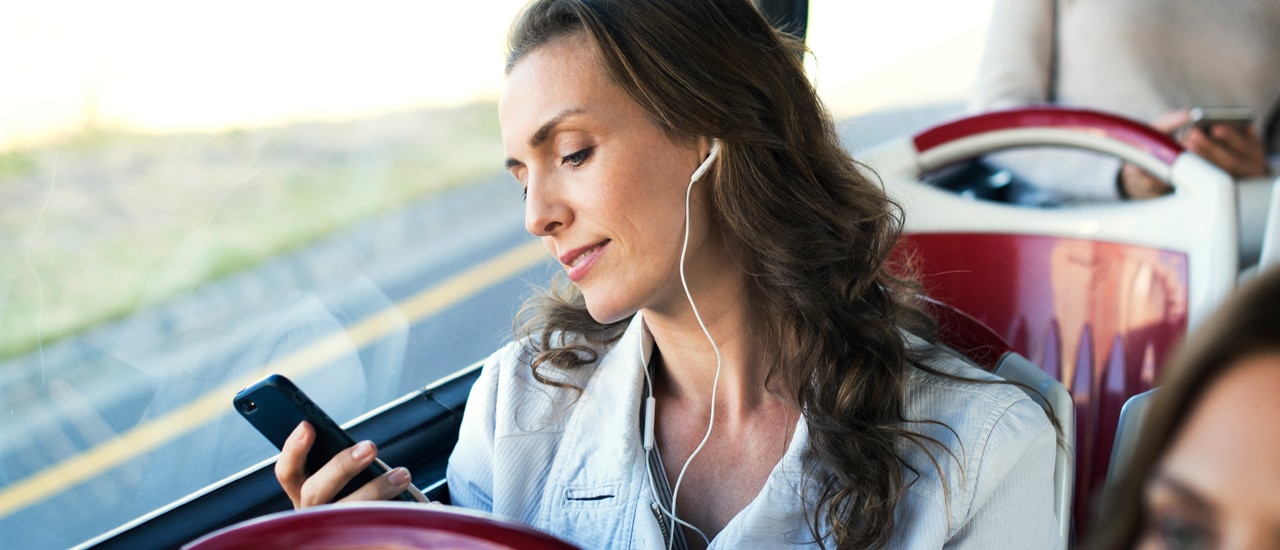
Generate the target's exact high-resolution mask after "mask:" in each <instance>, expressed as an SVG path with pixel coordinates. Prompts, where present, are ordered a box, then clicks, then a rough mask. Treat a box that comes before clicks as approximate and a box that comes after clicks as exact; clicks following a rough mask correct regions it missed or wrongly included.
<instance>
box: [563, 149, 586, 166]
mask: <svg viewBox="0 0 1280 550" xmlns="http://www.w3.org/2000/svg"><path fill="white" fill-rule="evenodd" d="M591 149H592V148H591V147H587V148H586V149H583V150H581V151H578V152H575V153H570V154H568V155H565V156H564V157H563V158H561V159H560V160H561V162H562V163H564V164H568V165H570V166H579V165H581V164H582V163H584V162H586V161H587V158H589V157H591Z"/></svg>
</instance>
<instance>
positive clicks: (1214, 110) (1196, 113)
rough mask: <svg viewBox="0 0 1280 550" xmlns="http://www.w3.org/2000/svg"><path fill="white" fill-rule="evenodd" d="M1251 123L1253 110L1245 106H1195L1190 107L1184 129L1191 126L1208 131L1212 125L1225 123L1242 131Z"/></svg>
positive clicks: (1188, 128)
mask: <svg viewBox="0 0 1280 550" xmlns="http://www.w3.org/2000/svg"><path fill="white" fill-rule="evenodd" d="M1252 123H1253V111H1251V110H1250V109H1249V108H1247V107H1196V108H1194V109H1191V120H1190V121H1189V122H1188V123H1187V126H1186V127H1185V128H1184V131H1186V130H1190V129H1191V128H1192V127H1195V128H1199V129H1200V131H1202V132H1205V133H1206V134H1207V133H1209V132H1210V131H1211V130H1212V128H1213V126H1214V125H1217V124H1226V125H1229V126H1234V127H1236V128H1237V129H1238V130H1240V131H1244V129H1245V128H1247V127H1248V126H1249V125H1250V124H1252Z"/></svg>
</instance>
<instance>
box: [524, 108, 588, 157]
mask: <svg viewBox="0 0 1280 550" xmlns="http://www.w3.org/2000/svg"><path fill="white" fill-rule="evenodd" d="M585 112H587V110H586V109H583V108H582V107H573V108H569V109H565V110H564V111H561V112H560V114H558V115H556V116H555V117H553V118H552V119H551V120H548V121H547V122H546V123H544V124H543V125H542V126H541V127H539V128H538V131H536V132H534V133H533V136H531V137H530V138H529V146H530V147H537V146H539V145H542V144H543V142H545V141H547V137H549V136H550V135H551V131H552V130H554V129H555V128H556V126H558V125H559V124H560V123H561V122H564V119H566V118H569V117H571V116H573V115H577V114H581V113H585Z"/></svg>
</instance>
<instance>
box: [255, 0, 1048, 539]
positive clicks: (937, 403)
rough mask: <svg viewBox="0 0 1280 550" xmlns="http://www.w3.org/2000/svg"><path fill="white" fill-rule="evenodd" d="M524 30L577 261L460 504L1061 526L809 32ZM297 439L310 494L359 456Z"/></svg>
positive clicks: (506, 380) (662, 21)
mask: <svg viewBox="0 0 1280 550" xmlns="http://www.w3.org/2000/svg"><path fill="white" fill-rule="evenodd" d="M509 51H510V53H509V56H508V64H507V83H506V87H505V90H504V93H503V97H502V101H501V104H500V107H499V116H500V120H501V124H502V134H503V142H504V145H505V147H506V151H507V155H508V159H507V167H508V169H509V170H510V172H511V174H512V175H513V176H514V177H515V178H516V179H517V180H519V181H520V183H521V184H522V186H523V187H524V192H525V194H526V205H527V206H526V213H525V222H526V226H527V229H528V230H529V231H530V232H531V233H533V234H535V235H537V236H539V237H541V238H542V240H543V242H544V243H545V245H546V246H547V248H548V250H549V251H550V252H551V254H552V255H553V256H554V257H556V258H558V259H559V261H560V262H561V263H562V264H563V267H564V269H565V272H566V274H567V278H568V279H569V282H568V283H564V282H563V281H561V282H560V284H558V285H557V286H556V287H555V288H553V289H552V290H550V291H549V292H548V293H546V294H545V295H543V296H537V297H535V298H534V299H532V300H531V301H530V302H529V303H528V304H527V306H526V308H525V309H524V311H523V312H522V315H521V318H522V320H523V324H522V326H521V328H520V332H519V335H520V338H518V340H517V341H516V342H515V343H512V344H510V345H508V346H507V347H505V348H504V349H502V350H499V351H498V352H497V353H495V354H494V355H493V356H492V357H490V358H489V360H488V362H487V363H486V364H485V366H484V369H483V372H482V374H481V375H480V379H479V380H478V381H477V383H476V385H475V387H474V388H473V390H472V393H471V396H470V399H469V401H468V404H467V412H466V415H465V418H464V420H463V426H462V432H461V435H460V438H459V441H458V444H457V447H456V448H455V450H454V453H453V455H452V457H451V460H450V465H449V472H448V480H449V492H450V497H451V500H452V502H453V503H454V504H456V505H461V506H465V507H469V508H476V509H481V510H485V511H489V512H492V513H494V514H497V515H499V516H502V517H506V518H511V519H513V520H516V521H520V522H523V523H528V524H530V525H533V526H535V527H538V528H540V529H543V530H546V531H550V532H552V533H554V534H557V535H559V536H561V537H564V538H566V539H568V540H571V541H573V542H576V543H578V544H581V545H583V546H586V547H593V548H623V547H658V546H663V547H676V546H679V547H683V546H684V545H685V544H687V545H688V546H689V547H704V546H709V545H713V546H719V547H730V548H736V547H752V548H760V547H764V548H771V547H777V546H782V545H790V544H800V545H814V544H816V545H820V546H824V547H839V548H850V547H873V546H892V547H932V548H937V547H941V546H944V545H946V544H948V543H955V544H957V545H968V546H971V547H997V546H1002V547H1035V548H1045V547H1049V546H1051V545H1052V544H1054V542H1055V541H1054V539H1053V537H1054V536H1055V529H1054V525H1055V519H1054V516H1053V510H1052V503H1051V500H1052V498H1051V497H1052V492H1053V490H1052V472H1053V458H1054V452H1055V442H1056V437H1055V432H1054V429H1053V427H1052V425H1051V423H1050V422H1049V421H1048V419H1047V418H1046V416H1045V413H1044V412H1043V411H1042V410H1041V409H1039V408H1038V407H1037V406H1036V405H1035V404H1033V402H1032V401H1031V400H1030V399H1028V398H1027V397H1026V395H1025V394H1024V393H1023V392H1022V391H1021V390H1019V389H1018V388H1016V387H1011V386H1008V385H1004V384H991V383H989V382H991V381H992V380H993V378H992V377H991V376H989V375H986V374H985V373H982V372H980V371H978V370H976V369H973V368H971V367H970V366H968V365H967V364H966V363H964V362H963V361H960V360H958V359H956V358H955V357H954V356H951V355H949V354H946V353H944V352H941V351H936V350H934V349H933V347H932V346H930V345H929V344H928V343H927V341H926V339H927V338H929V337H931V334H932V323H931V321H930V320H929V319H928V318H927V317H926V316H924V315H923V314H921V313H920V311H919V310H918V309H915V308H914V307H913V306H912V305H911V304H913V303H914V301H915V298H916V295H915V294H914V292H913V287H912V286H910V285H909V284H907V283H906V282H905V281H902V280H899V279H895V278H894V277H893V276H891V275H890V272H889V266H888V264H887V258H888V256H889V251H890V249H891V248H892V246H893V245H894V243H895V241H896V238H897V236H898V233H899V228H900V219H899V217H898V211H897V210H896V209H895V208H894V207H893V205H892V204H891V203H890V202H889V200H888V199H887V198H886V196H885V195H884V193H883V191H882V189H881V188H880V186H879V184H878V183H877V182H875V181H874V180H872V179H870V178H868V176H867V175H866V174H865V173H864V172H862V171H861V170H860V169H859V167H858V166H857V165H856V163H855V162H854V161H853V160H852V159H851V158H850V157H849V156H848V154H847V153H846V152H845V150H844V149H843V148H842V147H841V146H840V143H839V140H838V138H837V136H836V133H835V131H834V129H833V125H832V122H831V120H830V117H829V115H828V114H827V113H826V112H825V111H824V110H823V108H822V107H821V105H820V103H819V102H818V100H817V98H816V96H815V95H814V91H813V89H812V87H811V86H810V85H809V82H808V80H807V79H806V78H805V75H804V72H803V68H802V65H801V57H800V54H801V53H802V46H800V45H799V44H797V43H795V42H794V41H792V40H789V39H786V38H785V37H784V36H782V35H780V34H779V33H777V32H775V31H774V30H773V29H772V28H771V27H770V26H769V25H768V23H767V22H766V21H765V20H764V18H763V17H761V15H760V14H759V13H758V12H757V11H756V10H755V8H754V7H753V6H752V5H751V4H750V3H749V2H747V1H746V0H716V1H699V2H687V1H677V0H664V1H651V0H628V1H604V0H540V1H536V2H534V3H533V4H532V5H530V6H529V7H528V8H527V10H526V11H525V12H524V13H523V14H522V16H521V17H520V19H519V20H518V21H517V22H516V24H515V25H514V27H513V29H512V31H511V36H510V50H509ZM972 380H977V381H978V382H974V381H972ZM300 437H302V438H303V439H305V431H304V433H303V435H302V436H300ZM298 449H305V447H303V446H301V445H300V446H299V447H298ZM296 452H298V451H297V450H296V449H295V450H294V452H293V453H292V454H291V452H290V451H286V452H285V453H284V454H282V457H281V461H282V462H283V461H286V459H287V460H288V461H289V464H290V466H287V467H286V470H288V471H287V472H286V474H285V475H281V476H280V477H281V480H282V483H283V484H284V485H285V487H286V490H287V491H288V492H289V494H290V495H291V496H294V502H295V504H296V505H299V506H302V505H307V504H311V503H318V502H325V501H326V500H327V499H328V498H332V496H333V495H334V494H335V492H336V488H337V487H339V486H340V485H341V483H340V482H341V481H345V480H346V479H348V478H349V476H347V477H343V476H334V477H329V474H327V473H326V474H325V476H324V477H322V476H320V475H319V474H318V475H317V476H315V477H316V478H319V479H315V480H314V482H313V481H312V480H307V481H305V483H304V480H305V477H303V476H301V475H299V474H297V473H296V472H297V471H298V470H297V468H296V467H297V466H299V465H300V463H299V462H298V460H299V456H300V455H297V454H296ZM369 459H370V458H368V455H365V459H364V460H365V461H366V462H363V463H367V460H369ZM360 464H362V462H360V461H351V467H352V468H354V467H358V466H359V465H360ZM333 470H334V471H342V472H346V471H349V470H346V469H343V467H340V466H335V467H334V468H333ZM399 487H400V488H401V489H402V488H403V487H402V486H399ZM367 489H368V490H367V491H366V492H365V493H362V494H363V495H364V496H376V497H381V498H385V497H388V496H390V495H392V494H395V492H396V490H397V486H396V485H394V484H391V483H389V482H387V483H386V484H385V486H382V487H370V488H367ZM304 493H305V494H307V495H309V498H308V499H302V498H300V497H301V495H303V494H304ZM712 543H714V544H712Z"/></svg>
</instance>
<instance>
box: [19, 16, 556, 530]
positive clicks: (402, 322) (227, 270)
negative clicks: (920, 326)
mask: <svg viewBox="0 0 1280 550" xmlns="http://www.w3.org/2000/svg"><path fill="white" fill-rule="evenodd" d="M521 4H522V0H485V1H468V2H452V3H450V2H442V1H439V2H437V1H432V2H403V1H402V2H391V1H373V2H361V3H358V4H352V3H319V4H317V3H314V2H299V1H293V0H287V1H274V2H251V1H247V0H223V1H220V2H208V3H189V2H180V3H174V2H162V1H159V0H124V1H118V2H111V3H100V2H88V1H83V0H65V1H58V0H55V1H52V2H10V3H6V4H5V5H4V6H3V7H0V74H3V75H4V78H3V80H4V86H0V407H2V410H3V411H4V413H5V421H4V422H3V423H0V540H4V541H5V542H4V543H3V544H4V545H5V546H10V545H12V547H15V548H65V547H67V546H70V545H73V544H77V543H79V542H81V541H84V540H86V539H89V538H91V537H93V536H96V535H98V534H100V533H102V532H104V531H107V530H109V529H111V528H114V527H116V526H117V525H120V524H122V523H124V522H126V521H128V520H131V519H133V518H134V517H137V516H139V515H141V514H144V513H146V512H148V511H150V510H153V509H155V508H156V507H159V506H162V505H165V504H167V503H169V502H171V501H173V500H175V499H177V498H180V497H182V496H184V495H187V494H188V493H191V492H193V491H196V490H198V489H200V488H202V487H204V486H207V485H209V484H211V483H214V482H216V481H218V480H220V479H222V478H224V477H226V476H228V475H231V474H234V473H236V472H238V471H240V470H242V469H244V468H246V467H248V466H251V465H252V464H254V463H257V462H259V461H261V460H263V459H266V458H268V457H270V456H271V455H273V454H274V453H275V448H274V447H272V446H271V445H270V444H269V443H268V442H267V441H266V440H265V439H264V438H263V437H262V436H261V435H259V434H257V432H255V431H254V430H253V429H252V428H251V427H250V426H249V424H248V423H247V422H245V421H244V420H242V419H240V418H239V417H238V416H237V415H236V414H235V413H234V411H233V410H232V408H231V406H230V403H231V397H232V395H234V393H235V391H236V390H237V389H239V388H240V387H243V386H244V385H246V384H248V383H249V382H251V381H253V380H255V379H256V378H258V377H260V376H262V375H264V374H266V373H268V372H282V373H285V374H287V375H288V376H290V377H291V378H293V379H294V381H295V382H297V383H298V384H299V385H300V386H301V387H302V388H303V389H304V390H305V391H307V393H309V394H310V395H311V397H312V398H314V399H315V400H316V401H318V402H319V403H320V404H321V405H322V406H323V407H324V408H325V409H326V410H328V412H329V413H330V414H331V415H333V416H334V417H335V419H336V420H338V421H339V422H343V421H347V420H350V419H352V418H355V417H356V416H357V415H359V414H361V413H363V412H365V411H368V410H370V409H371V408H373V407H376V406H378V405H380V404H382V403H385V402H387V401H389V400H391V399H393V398H395V397H397V396H399V395H403V394H404V393H406V392H409V391H412V390H413V389H414V388H418V387H421V386H422V385H424V384H427V383H428V382H430V381H432V380H435V379H437V378H439V377H441V376H443V375H445V374H447V373H449V372H452V371H454V370H457V369H459V368H461V367H464V366H466V365H468V364H470V363H473V362H475V361H477V360H479V359H482V358H483V357H484V355H485V354H487V353H488V352H490V351H492V350H493V349H494V348H495V347H496V346H497V345H498V344H499V343H500V342H501V341H502V340H503V339H504V338H506V337H508V335H509V333H510V323H511V318H512V313H513V310H514V308H515V307H516V306H517V305H518V303H519V299H520V296H521V295H522V294H523V293H524V292H525V291H526V289H527V286H528V284H529V282H526V281H525V280H526V279H532V280H541V279H542V278H544V277H545V274H546V268H545V266H544V265H543V263H544V259H543V258H545V253H543V252H541V251H540V250H539V249H538V247H537V244H536V243H534V242H532V241H531V239H529V238H528V236H527V235H526V234H525V232H524V231H523V225H522V220H521V217H522V206H521V202H520V190H519V187H518V185H516V184H514V183H512V182H510V181H509V180H508V179H507V176H506V175H505V174H504V173H503V171H502V168H501V162H502V158H503V156H502V147H501V141H500V139H499V134H498V128H497V118H496V95H497V91H498V88H499V86H500V85H501V80H502V55H503V36H504V34H505V32H506V28H507V25H508V24H509V22H510V21H511V19H512V17H513V16H514V14H515V13H516V12H517V11H518V9H519V6H520V5H521ZM530 244H533V248H530V246H529V245H530Z"/></svg>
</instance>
